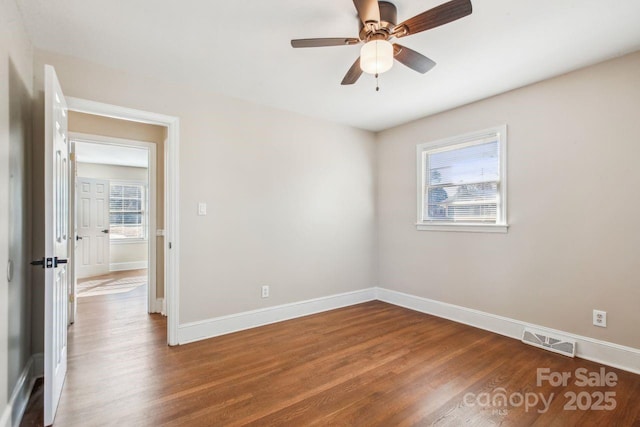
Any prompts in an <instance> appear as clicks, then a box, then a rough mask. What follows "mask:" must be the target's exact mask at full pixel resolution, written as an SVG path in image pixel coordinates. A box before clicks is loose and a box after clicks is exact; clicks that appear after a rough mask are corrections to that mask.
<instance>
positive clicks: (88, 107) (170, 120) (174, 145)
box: [67, 97, 180, 345]
mask: <svg viewBox="0 0 640 427" xmlns="http://www.w3.org/2000/svg"><path fill="white" fill-rule="evenodd" d="M67 108H68V109H69V110H70V111H76V112H79V113H86V114H93V115H98V116H105V117H111V118H114V119H121V120H128V121H133V122H139V123H147V124H152V125H158V126H163V127H165V128H167V139H166V141H165V144H164V154H165V155H164V183H165V186H164V219H165V224H164V230H165V239H164V253H165V261H164V280H165V281H164V283H165V292H164V298H165V306H166V309H165V314H166V315H167V343H168V344H169V345H178V325H179V306H180V292H179V291H180V283H179V278H180V271H179V270H180V265H179V262H178V261H179V259H180V256H179V255H180V244H179V242H180V233H179V231H180V230H179V227H178V225H179V201H180V189H179V145H180V119H179V118H178V117H175V116H168V115H164V114H158V113H152V112H148V111H143V110H136V109H132V108H127V107H121V106H118V105H112V104H105V103H102V102H96V101H91V100H87V99H82V98H73V97H67Z"/></svg>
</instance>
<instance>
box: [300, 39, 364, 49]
mask: <svg viewBox="0 0 640 427" xmlns="http://www.w3.org/2000/svg"><path fill="white" fill-rule="evenodd" d="M358 43H360V39H355V38H351V37H343V38H339V37H335V38H325V39H297V40H291V46H292V47H324V46H349V45H353V44H358Z"/></svg>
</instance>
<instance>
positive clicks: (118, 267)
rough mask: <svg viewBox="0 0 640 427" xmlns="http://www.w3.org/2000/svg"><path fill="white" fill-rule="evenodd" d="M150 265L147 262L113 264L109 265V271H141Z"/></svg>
mask: <svg viewBox="0 0 640 427" xmlns="http://www.w3.org/2000/svg"><path fill="white" fill-rule="evenodd" d="M148 265H149V263H148V262H147V261H132V262H112V263H111V264H109V271H125V270H140V269H142V268H147V266H148Z"/></svg>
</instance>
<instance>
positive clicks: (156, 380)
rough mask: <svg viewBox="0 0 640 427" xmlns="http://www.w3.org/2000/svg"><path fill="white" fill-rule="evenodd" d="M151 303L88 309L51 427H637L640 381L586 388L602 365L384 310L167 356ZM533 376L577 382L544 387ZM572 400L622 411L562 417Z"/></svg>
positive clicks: (356, 309)
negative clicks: (586, 376) (506, 401)
mask: <svg viewBox="0 0 640 427" xmlns="http://www.w3.org/2000/svg"><path fill="white" fill-rule="evenodd" d="M145 292H146V290H145V289H144V288H138V289H135V290H133V291H131V292H129V293H127V294H116V295H106V296H98V297H88V298H83V299H82V300H81V301H80V303H79V306H78V321H77V323H76V324H75V325H74V326H72V327H71V328H70V329H69V373H68V375H67V380H66V384H65V387H64V391H63V395H62V399H61V401H60V406H59V408H58V414H57V417H56V422H55V425H56V426H103V425H119V426H157V425H171V426H239V425H255V426H265V425H291V426H303V425H304V426H307V425H321V426H325V425H332V426H333V425H344V426H347V425H349V426H350V425H356V426H370V425H371V426H373V425H379V426H410V425H433V424H435V425H446V426H459V425H463V424H464V425H474V426H485V425H486V426H489V425H506V426H530V425H531V426H590V425H593V426H640V376H638V375H633V374H630V373H628V372H624V371H620V370H616V369H613V368H608V367H605V368H604V369H605V371H606V372H613V373H615V374H616V375H617V378H618V381H617V385H615V386H604V387H600V386H598V387H579V386H577V385H576V384H575V380H576V377H575V372H576V369H578V368H585V369H586V370H587V371H588V372H599V370H600V368H601V366H600V365H598V364H595V363H591V362H588V361H584V360H581V359H571V358H567V357H564V356H559V355H555V354H553V353H550V352H547V351H544V350H539V349H536V348H533V347H530V346H526V345H524V344H522V343H520V342H518V341H516V340H513V339H509V338H505V337H502V336H499V335H495V334H492V333H489V332H485V331H482V330H479V329H475V328H472V327H469V326H465V325H461V324H457V323H453V322H450V321H447V320H444V319H440V318H436V317H433V316H428V315H425V314H421V313H417V312H414V311H411V310H407V309H403V308H400V307H395V306H392V305H389V304H385V303H382V302H378V301H375V302H369V303H365V304H360V305H357V306H352V307H347V308H343V309H339V310H334V311H330V312H326V313H321V314H318V315H314V316H308V317H304V318H300V319H295V320H291V321H287V322H282V323H278V324H274V325H269V326H264V327H261V328H256V329H252V330H248V331H244V332H239V333H235V334H230V335H226V336H222V337H218V338H215V339H210V340H206V341H201V342H197V343H194V344H189V345H185V346H179V347H174V348H169V347H167V346H166V345H165V342H166V338H165V337H166V332H165V328H166V323H165V319H164V318H163V317H161V316H159V315H151V316H149V315H147V314H145V313H144V298H145ZM537 368H549V369H550V372H570V373H571V375H572V377H571V379H570V380H569V381H568V384H567V385H566V386H562V385H560V386H556V387H554V386H551V385H550V384H549V383H548V382H547V381H545V382H544V384H542V385H541V386H537V384H536V370H537ZM501 388H502V389H501ZM500 391H503V392H504V394H505V395H506V397H507V398H510V399H511V401H512V404H511V405H508V406H499V404H500V403H502V400H499V399H500ZM571 392H574V393H576V394H578V393H584V392H586V393H587V394H588V396H587V395H582V397H580V399H578V402H579V403H580V404H581V405H583V404H586V400H587V397H588V398H589V400H590V402H589V403H590V404H591V403H593V402H595V400H597V399H599V398H598V396H599V395H598V393H599V392H613V393H615V395H614V396H613V399H614V401H615V409H613V410H580V409H576V410H565V409H564V407H565V405H567V403H571V402H570V400H569V398H568V397H566V396H565V393H571ZM534 393H535V396H537V399H538V403H537V405H533V403H534V401H533V396H534ZM496 396H497V397H496ZM518 396H521V397H522V398H523V399H527V400H528V401H529V402H530V403H532V405H531V406H530V407H528V408H525V405H521V406H518V405H520V403H521V402H522V401H521V400H520V399H519V398H518ZM585 396H586V397H585ZM594 396H595V398H594ZM541 397H543V398H544V399H545V401H547V400H550V404H549V406H548V410H547V411H545V405H544V404H543V402H542V401H540V398H541ZM611 398H612V396H609V399H611ZM592 400H593V402H591V401H592ZM490 402H494V403H495V404H496V405H495V406H489V405H488V403H490ZM600 403H602V405H604V402H600ZM609 403H611V402H609ZM583 406H584V405H583ZM608 406H611V405H608ZM501 411H502V412H501Z"/></svg>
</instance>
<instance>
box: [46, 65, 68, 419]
mask: <svg viewBox="0 0 640 427" xmlns="http://www.w3.org/2000/svg"><path fill="white" fill-rule="evenodd" d="M44 154H45V183H44V185H45V187H44V188H45V215H44V216H45V251H46V255H45V257H48V258H47V261H46V262H45V317H44V320H45V322H44V329H45V345H44V423H45V425H47V426H49V425H51V424H53V420H54V418H55V413H56V409H57V407H58V401H59V400H60V394H61V393H62V386H63V384H64V379H65V375H66V372H67V314H68V313H67V309H68V281H69V274H68V270H67V266H68V264H67V263H66V262H67V254H68V244H69V208H68V206H69V157H68V156H69V146H68V133H67V104H66V101H65V99H64V95H63V93H62V90H61V89H60V83H59V82H58V78H57V77H56V73H55V70H54V69H53V67H51V66H49V65H45V145H44ZM49 260H50V261H49Z"/></svg>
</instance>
